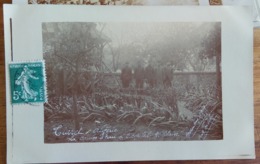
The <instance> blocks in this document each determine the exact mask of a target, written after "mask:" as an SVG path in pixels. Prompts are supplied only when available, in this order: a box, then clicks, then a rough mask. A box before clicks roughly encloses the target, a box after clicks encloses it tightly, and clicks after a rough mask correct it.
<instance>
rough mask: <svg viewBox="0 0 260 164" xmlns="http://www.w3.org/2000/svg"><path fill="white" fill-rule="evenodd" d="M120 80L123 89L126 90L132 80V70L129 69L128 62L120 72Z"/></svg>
mask: <svg viewBox="0 0 260 164" xmlns="http://www.w3.org/2000/svg"><path fill="white" fill-rule="evenodd" d="M120 78H121V81H122V85H123V88H128V87H129V84H130V82H131V80H132V69H131V68H130V67H129V62H126V63H125V66H124V67H123V69H122V71H121V76H120Z"/></svg>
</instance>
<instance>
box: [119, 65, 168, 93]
mask: <svg viewBox="0 0 260 164" xmlns="http://www.w3.org/2000/svg"><path fill="white" fill-rule="evenodd" d="M120 79H121V82H122V86H123V88H128V87H129V86H130V84H131V83H132V82H133V81H134V84H135V88H137V89H143V88H169V87H171V86H172V80H173V69H172V66H171V64H170V63H168V64H167V65H166V66H163V65H162V64H160V63H157V64H154V65H152V64H150V63H149V64H148V65H147V66H146V67H143V66H142V64H141V62H138V63H137V66H136V67H135V68H134V69H132V68H131V67H130V66H129V62H126V63H125V65H124V67H123V68H122V70H121V75H120Z"/></svg>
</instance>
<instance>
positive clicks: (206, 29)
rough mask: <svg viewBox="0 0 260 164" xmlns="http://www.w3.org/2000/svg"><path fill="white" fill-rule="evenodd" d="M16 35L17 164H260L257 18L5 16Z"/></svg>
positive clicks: (11, 67)
mask: <svg viewBox="0 0 260 164" xmlns="http://www.w3.org/2000/svg"><path fill="white" fill-rule="evenodd" d="M68 11H70V12H68ZM122 11H124V14H123V15H122V14H119V13H122ZM154 11H156V12H154ZM28 13H30V14H29V15H28ZM59 13H64V14H62V15H61V14H59ZM71 13H73V14H71ZM97 13H98V14H97ZM183 13H185V14H183ZM136 15H139V16H138V17H136ZM236 18H239V19H236ZM4 23H5V24H4V26H5V49H6V52H5V59H6V100H7V141H8V150H7V151H8V160H7V161H10V163H24V162H26V163H37V162H38V163H39V162H40V163H56V162H86V161H136V160H187V159H234V158H240V159H250V158H254V156H255V155H254V154H255V153H254V135H253V130H254V129H253V50H252V49H253V28H252V24H253V23H252V15H251V11H250V9H249V8H248V7H225V8H222V7H213V8H212V7H181V8H180V7H173V6H172V7H170V6H164V7H146V8H142V7H131V8H126V7H123V6H121V7H120V6H119V7H116V8H115V7H102V6H99V7H94V6H92V7H90V6H52V5H28V6H18V5H5V6H4ZM25 38H26V41H25ZM25 150H26V151H25ZM86 154H88V155H86Z"/></svg>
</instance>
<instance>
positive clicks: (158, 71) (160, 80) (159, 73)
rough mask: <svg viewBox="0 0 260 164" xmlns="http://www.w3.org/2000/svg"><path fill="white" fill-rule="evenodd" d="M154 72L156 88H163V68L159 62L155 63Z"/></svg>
mask: <svg viewBox="0 0 260 164" xmlns="http://www.w3.org/2000/svg"><path fill="white" fill-rule="evenodd" d="M155 71H156V86H157V87H158V88H162V87H163V67H162V65H161V63H160V62H157V67H156V69H155Z"/></svg>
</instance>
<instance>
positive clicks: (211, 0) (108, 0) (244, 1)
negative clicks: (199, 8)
mask: <svg viewBox="0 0 260 164" xmlns="http://www.w3.org/2000/svg"><path fill="white" fill-rule="evenodd" d="M13 3H14V4H15V3H20V4H21V3H24V4H67V5H138V6H154V5H155V6H162V5H163V6H164V5H171V6H172V5H189V6H190V5H192V6H193V5H252V0H13Z"/></svg>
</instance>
